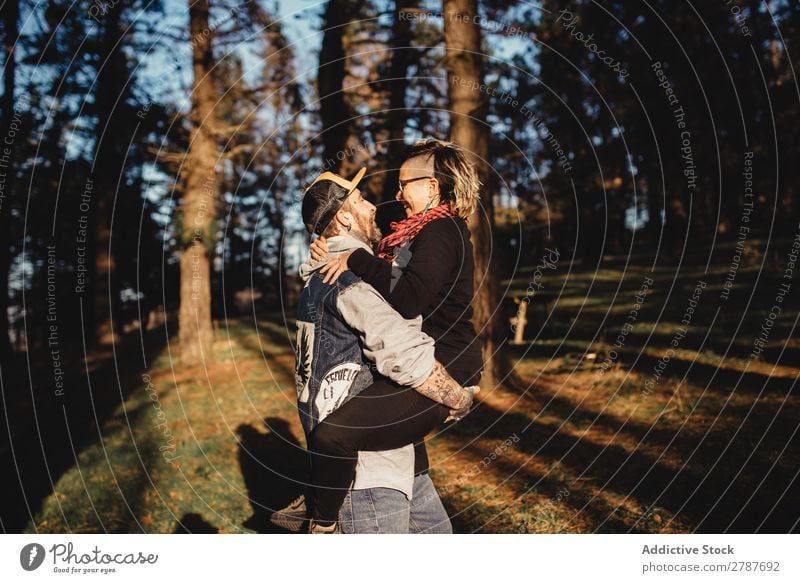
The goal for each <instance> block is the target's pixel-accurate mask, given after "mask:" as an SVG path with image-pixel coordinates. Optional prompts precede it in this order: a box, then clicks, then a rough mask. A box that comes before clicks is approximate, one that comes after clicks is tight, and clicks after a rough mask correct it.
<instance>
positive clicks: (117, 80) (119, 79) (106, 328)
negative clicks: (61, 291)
mask: <svg viewBox="0 0 800 583" xmlns="http://www.w3.org/2000/svg"><path fill="white" fill-rule="evenodd" d="M123 6H124V5H123V4H122V3H118V4H115V5H114V6H112V7H111V8H110V9H109V11H108V14H107V15H106V16H105V19H104V24H105V30H104V33H103V48H102V51H101V53H100V62H99V65H98V72H97V93H96V103H97V111H98V121H97V146H96V150H95V160H94V165H93V168H92V174H93V175H94V178H95V185H94V189H93V190H94V201H93V206H94V209H93V210H94V212H93V213H92V214H93V218H94V225H93V227H92V232H93V234H94V242H93V243H92V244H91V245H90V246H91V248H92V251H93V255H94V262H93V267H92V269H93V271H94V273H93V274H91V277H90V278H89V282H91V283H93V285H92V287H91V288H90V289H91V290H92V292H93V294H94V305H93V308H92V309H90V315H91V316H92V321H91V325H90V326H87V327H86V330H87V331H89V333H90V334H93V339H97V340H99V341H100V342H103V343H109V342H111V341H112V338H113V332H114V330H113V329H114V317H115V316H117V317H119V315H120V309H119V307H120V298H119V289H118V288H117V286H115V285H114V281H113V277H114V267H115V261H114V255H113V254H112V252H111V219H112V217H111V215H112V210H113V208H114V201H115V199H116V197H117V193H118V186H119V184H120V178H121V175H122V173H123V172H124V165H125V155H126V148H127V139H126V137H125V135H124V132H123V130H122V129H121V127H120V126H121V125H122V124H121V123H120V119H119V117H120V113H119V108H120V105H121V104H122V103H123V101H124V95H123V93H124V92H125V85H126V82H127V80H128V75H127V71H126V68H127V64H126V60H125V55H124V53H123V52H122V46H121V45H122V39H123V37H124V35H125V33H124V31H123V29H122V26H121V17H122V10H123ZM121 326H122V323H121V322H117V329H120V328H121Z"/></svg>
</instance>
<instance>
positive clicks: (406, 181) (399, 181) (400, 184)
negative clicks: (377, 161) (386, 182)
mask: <svg viewBox="0 0 800 583" xmlns="http://www.w3.org/2000/svg"><path fill="white" fill-rule="evenodd" d="M430 178H435V177H434V176H418V177H417V178H409V179H408V180H398V181H397V186H398V187H399V190H400V192H403V187H405V185H406V184H410V183H412V182H415V181H417V180H425V179H430Z"/></svg>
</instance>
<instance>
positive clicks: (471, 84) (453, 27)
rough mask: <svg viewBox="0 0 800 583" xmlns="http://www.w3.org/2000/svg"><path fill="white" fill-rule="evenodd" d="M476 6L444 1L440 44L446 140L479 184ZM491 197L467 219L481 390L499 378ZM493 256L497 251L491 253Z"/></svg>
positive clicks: (482, 99) (482, 114) (481, 101)
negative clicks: (464, 155) (464, 156)
mask: <svg viewBox="0 0 800 583" xmlns="http://www.w3.org/2000/svg"><path fill="white" fill-rule="evenodd" d="M477 8H478V7H477V1H476V0H445V2H444V10H443V12H444V38H445V44H446V46H447V55H446V67H447V87H448V95H449V99H450V139H451V141H453V142H455V143H456V144H458V145H459V146H461V147H462V148H464V149H465V150H466V151H467V152H468V154H469V156H470V158H471V159H472V161H473V162H474V163H475V165H476V166H477V168H478V174H479V176H480V178H481V182H482V183H483V184H484V185H486V184H487V183H488V182H489V168H488V165H487V159H488V156H489V128H488V126H487V125H486V124H485V122H486V110H487V101H486V96H485V95H484V94H482V93H481V92H480V91H479V90H478V87H480V85H481V84H482V83H483V70H484V62H483V58H482V52H481V31H480V27H479V26H478V24H476V22H477V20H476V18H475V16H476V15H477V13H478V11H477ZM492 194H493V193H492V192H491V190H490V189H489V188H486V187H485V186H484V189H483V191H482V193H481V205H480V208H479V209H478V211H477V212H476V213H475V214H473V215H472V217H471V218H470V222H469V226H470V232H471V234H472V245H473V249H474V256H475V298H474V300H473V309H474V318H473V322H474V324H475V327H476V329H477V330H478V334H479V336H480V338H481V340H482V342H483V360H484V367H485V368H484V375H483V378H482V380H481V384H482V385H484V386H485V387H495V386H496V385H497V384H498V382H499V381H500V379H501V378H502V376H501V373H502V370H501V368H502V367H501V359H500V358H499V355H498V354H495V352H496V350H497V348H498V340H499V332H500V329H501V327H500V318H501V317H502V311H501V310H500V309H499V306H498V298H497V271H496V267H495V265H494V261H493V260H492V251H493V246H492V225H493V215H494V212H493V202H492V198H493V196H492ZM494 252H495V253H496V250H494Z"/></svg>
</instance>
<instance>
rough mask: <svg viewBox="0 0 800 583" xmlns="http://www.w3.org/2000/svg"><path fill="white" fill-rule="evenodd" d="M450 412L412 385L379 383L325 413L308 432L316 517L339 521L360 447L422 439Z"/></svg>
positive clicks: (390, 446)
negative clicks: (321, 419) (412, 387)
mask: <svg viewBox="0 0 800 583" xmlns="http://www.w3.org/2000/svg"><path fill="white" fill-rule="evenodd" d="M448 414H449V409H448V408H447V407H445V406H443V405H440V404H438V403H436V402H434V401H432V400H430V399H428V398H427V397H423V396H422V395H420V394H419V393H418V392H416V391H415V390H414V389H410V388H408V387H400V386H398V385H396V384H394V383H391V382H389V381H378V382H376V383H374V384H372V385H370V386H369V387H367V388H366V389H364V390H363V391H362V392H361V393H359V394H358V395H356V396H355V397H353V398H352V399H350V400H349V401H347V402H346V403H345V404H344V405H342V406H341V407H339V408H338V409H337V410H336V411H334V412H333V413H331V414H330V415H328V416H327V417H326V418H325V419H324V420H323V421H322V422H321V423H320V424H319V425H317V427H316V428H315V429H314V431H313V432H312V433H311V435H310V436H309V444H308V446H309V447H308V449H309V451H310V452H311V484H312V490H311V492H312V493H311V500H310V503H311V508H312V516H313V518H314V520H315V521H317V522H319V523H321V524H330V523H332V522H335V521H336V520H337V518H338V515H339V509H340V508H341V506H342V502H343V501H344V497H345V496H346V495H347V491H348V490H349V488H350V484H351V483H352V481H353V478H354V477H355V471H356V462H357V461H358V452H359V451H384V450H387V449H395V448H398V447H403V446H404V445H408V444H409V443H417V442H420V441H421V440H422V439H423V438H424V437H425V436H426V435H427V434H428V433H430V431H431V430H433V429H434V428H436V427H437V426H438V425H441V424H442V423H444V421H445V419H447V415H448ZM417 449H419V448H417Z"/></svg>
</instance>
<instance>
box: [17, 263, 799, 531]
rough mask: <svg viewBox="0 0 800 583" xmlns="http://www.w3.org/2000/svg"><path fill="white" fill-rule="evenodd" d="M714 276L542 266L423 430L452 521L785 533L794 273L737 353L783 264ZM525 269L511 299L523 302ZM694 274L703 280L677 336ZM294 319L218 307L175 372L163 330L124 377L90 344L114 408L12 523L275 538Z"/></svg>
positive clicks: (469, 525)
mask: <svg viewBox="0 0 800 583" xmlns="http://www.w3.org/2000/svg"><path fill="white" fill-rule="evenodd" d="M727 271H728V270H727V266H725V267H724V268H715V269H713V270H709V271H705V270H704V268H703V267H702V266H700V267H692V268H683V269H682V270H681V271H680V273H679V274H677V275H676V274H675V273H673V272H672V271H671V270H670V269H662V270H656V271H654V272H651V271H650V270H649V269H648V268H645V267H643V266H641V265H638V266H635V267H632V266H629V265H626V264H625V263H624V262H623V261H621V260H620V261H617V260H614V259H613V258H611V259H610V260H609V261H607V262H606V264H605V265H604V266H603V269H602V270H600V271H597V270H594V271H591V272H590V271H583V272H582V271H580V270H578V271H573V272H571V273H569V274H568V273H566V272H565V271H559V270H554V271H553V272H552V273H550V274H548V275H547V277H546V278H545V279H543V280H542V282H543V283H544V285H543V286H542V288H541V290H537V293H536V294H535V295H532V296H531V304H530V308H529V314H528V317H529V325H528V328H527V333H526V339H525V342H523V344H521V345H518V346H509V347H508V350H507V354H508V357H509V358H510V364H511V368H512V370H513V373H514V374H513V375H512V377H510V378H509V379H507V382H505V383H504V384H503V385H502V386H500V387H496V388H493V389H491V390H484V391H483V392H482V393H481V395H480V398H481V402H480V404H479V406H478V407H477V408H476V410H475V411H474V412H473V413H472V414H471V415H470V416H469V417H468V418H466V419H465V420H463V421H461V422H459V423H458V424H455V425H451V426H448V427H447V428H446V429H444V430H443V431H441V432H440V433H438V434H437V435H435V436H433V437H431V439H430V440H429V454H430V459H431V466H432V470H431V471H432V476H433V478H434V482H435V484H436V485H437V487H438V488H439V491H440V494H441V496H442V499H443V500H444V503H445V506H446V507H447V509H448V511H449V512H450V513H451V515H452V519H453V523H454V526H455V529H456V531H457V532H497V533H508V532H529V533H544V532H548V533H551V532H691V531H698V532H722V531H729V532H755V531H760V532H787V531H790V530H792V529H796V525H797V520H798V517H800V511H798V507H797V505H796V500H797V499H798V493H799V492H798V490H799V489H800V488H798V483H797V480H796V478H797V473H798V460H799V459H800V456H798V436H797V429H798V421H797V420H798V419H800V402H798V395H797V390H796V382H797V378H798V375H800V368H798V364H800V359H798V358H797V356H798V351H799V350H798V349H800V344H798V340H797V337H796V329H795V327H794V325H795V324H796V322H797V318H798V308H797V304H798V302H797V299H796V298H797V297H798V296H799V295H800V281H795V282H793V286H794V287H795V288H799V289H792V290H791V296H787V299H786V301H785V303H782V307H783V310H782V312H781V314H780V317H779V318H777V320H776V321H775V323H774V325H773V327H772V328H771V332H770V334H769V335H768V338H767V339H766V341H765V349H764V351H763V352H762V354H761V355H759V356H758V357H757V358H751V357H750V355H751V352H752V349H753V346H754V341H755V339H756V338H757V337H758V335H759V332H760V330H761V326H762V324H763V323H764V322H765V318H768V315H769V311H770V306H772V305H773V304H774V301H775V300H774V298H775V293H776V289H777V285H778V284H779V283H780V278H781V276H782V272H781V271H774V272H771V273H770V274H769V275H768V276H766V277H765V276H763V275H761V276H759V275H758V273H759V271H758V269H757V266H756V265H751V266H742V268H740V270H739V272H738V274H737V276H736V277H737V279H736V287H735V288H734V290H733V292H732V293H731V296H730V297H729V299H727V300H726V299H723V298H722V296H721V293H722V289H723V288H722V283H723V282H724V278H725V275H726V273H727ZM529 275H530V273H526V271H525V270H522V271H520V273H519V277H518V278H517V279H515V280H513V281H511V282H507V283H508V293H509V294H512V295H513V294H515V293H516V294H518V295H525V294H526V293H527V292H526V290H527V289H528V282H527V281H526V276H529ZM646 277H652V278H653V283H652V285H651V286H649V288H648V289H647V290H646V296H645V299H644V300H643V301H642V302H641V308H640V309H639V310H637V312H636V317H635V318H634V321H633V322H632V326H631V327H630V328H625V323H626V322H628V323H631V321H630V320H629V319H627V318H629V316H630V314H631V310H632V309H633V306H634V304H635V303H636V296H635V294H636V293H637V292H638V291H640V290H641V289H642V282H643V280H644V278H646ZM698 280H701V281H705V282H706V287H705V288H704V289H703V290H702V294H701V296H700V297H699V299H698V301H697V305H696V307H695V309H694V311H693V314H692V318H691V322H690V323H689V324H688V325H687V326H685V328H686V329H685V332H684V333H681V334H679V335H678V336H676V334H678V332H679V331H680V330H681V328H682V327H683V325H682V324H681V320H682V319H683V318H684V317H685V315H686V313H687V309H688V306H689V305H690V300H691V297H692V294H693V292H694V290H695V288H696V286H697V281H698ZM292 330H293V327H292V324H291V322H288V323H286V322H284V321H283V318H282V316H280V315H272V316H264V317H262V318H259V319H258V321H257V322H253V321H249V320H248V319H246V318H243V319H229V320H227V321H226V322H222V323H221V325H220V329H219V331H218V334H217V341H216V343H215V346H214V351H215V355H216V357H217V363H215V364H214V365H212V366H209V367H208V368H205V369H204V368H187V367H181V366H180V363H179V358H178V357H177V356H176V355H175V352H176V348H177V346H176V345H173V344H167V345H166V346H163V347H161V348H160V349H158V350H154V351H152V355H151V357H150V358H149V362H147V363H146V366H145V367H132V368H131V369H130V370H126V371H122V372H120V371H119V370H118V369H117V367H112V366H110V365H109V362H112V361H111V359H108V358H103V359H100V358H99V357H98V359H99V360H100V361H102V362H98V363H97V365H96V366H95V367H93V368H92V371H91V373H90V377H91V378H92V381H93V385H94V387H95V391H97V389H98V388H101V389H102V390H103V391H107V392H109V393H110V394H112V395H114V394H117V395H118V398H117V400H116V403H115V406H109V407H108V408H107V412H106V413H104V414H103V415H102V416H97V415H95V421H92V420H89V421H90V422H89V423H88V429H87V430H86V431H85V432H84V433H83V434H82V437H81V439H76V443H75V444H73V443H69V444H68V445H69V447H66V446H65V447H64V448H63V450H59V451H60V453H54V454H53V455H59V456H60V457H59V459H64V460H66V461H64V462H63V464H62V466H63V467H61V468H60V469H59V470H58V471H56V472H54V473H52V474H51V473H50V471H49V470H48V476H49V478H50V479H51V481H52V486H48V485H47V484H46V485H45V487H44V488H42V490H41V495H40V496H38V497H33V498H32V499H30V500H27V499H26V505H25V506H23V505H22V503H21V502H20V503H18V505H19V507H20V508H22V509H23V510H21V511H20V512H18V516H22V517H23V518H24V520H23V521H22V522H20V525H21V528H23V529H24V531H25V532H104V531H108V532H152V533H164V532H187V531H188V532H274V530H273V528H272V527H271V525H270V524H269V521H268V516H269V512H270V511H271V509H273V508H277V507H281V506H283V505H284V504H286V503H288V502H289V501H291V500H292V499H293V498H294V496H296V495H297V494H298V493H299V491H300V486H299V485H298V484H299V483H300V482H302V480H303V479H304V477H305V475H306V468H305V466H304V459H305V458H304V456H303V452H302V448H303V447H304V445H305V443H304V440H303V433H302V430H301V427H300V424H299V420H298V417H297V413H296V409H295V391H294V375H293V366H294V354H293V351H292V347H291V336H292V335H293V334H292ZM624 330H627V332H625V333H624V334H623V331H624ZM620 334H623V336H622V342H620ZM676 338H678V340H677V345H671V343H673V342H675V339H676ZM172 340H174V338H173V339H172ZM131 346H136V344H135V343H134V344H132V345H131ZM670 348H672V349H673V350H672V352H668V351H669V350H670ZM667 354H669V358H668V359H667V360H666V361H665V360H664V359H665V355H667ZM106 356H108V355H106ZM116 358H117V359H120V358H121V355H120V353H119V351H118V354H117V355H116ZM80 373H82V374H83V378H86V373H85V371H77V373H76V377H75V382H79V379H80V378H81V376H80ZM84 382H85V381H84ZM76 431H77V429H76ZM73 445H74V448H73ZM31 447H33V446H31ZM34 449H35V448H34ZM43 451H44V450H43ZM73 451H75V453H74V454H73ZM18 457H19V456H18ZM24 474H25V472H20V475H19V476H20V477H18V479H19V480H22V481H23V482H24V481H25V479H26V476H25V475H24ZM27 475H28V476H31V475H34V472H33V470H31V471H29V472H28V474H27ZM42 475H43V474H42ZM30 479H32V478H30ZM42 481H43V478H42V479H38V481H37V483H40V482H42ZM12 524H13V521H10V519H6V524H5V525H4V528H9V527H10V526H11V525H12ZM23 524H24V526H23ZM9 529H10V528H9Z"/></svg>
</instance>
